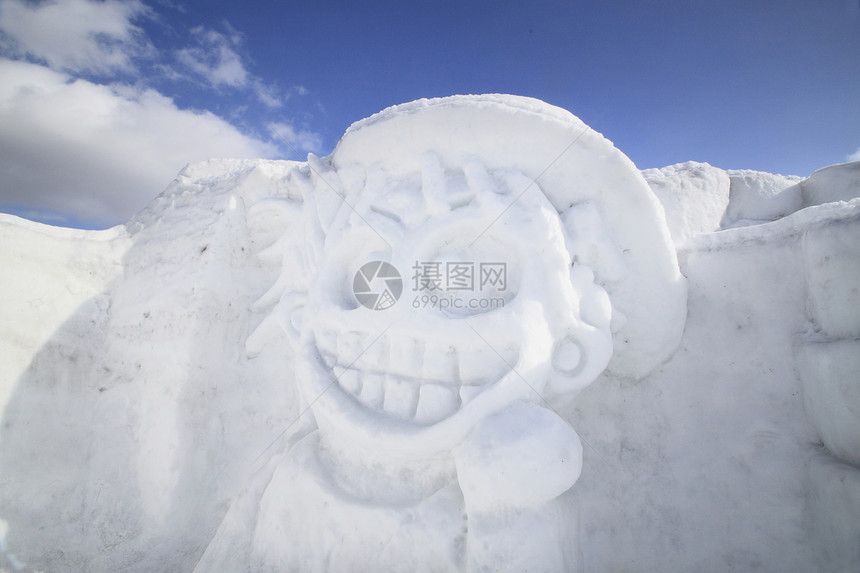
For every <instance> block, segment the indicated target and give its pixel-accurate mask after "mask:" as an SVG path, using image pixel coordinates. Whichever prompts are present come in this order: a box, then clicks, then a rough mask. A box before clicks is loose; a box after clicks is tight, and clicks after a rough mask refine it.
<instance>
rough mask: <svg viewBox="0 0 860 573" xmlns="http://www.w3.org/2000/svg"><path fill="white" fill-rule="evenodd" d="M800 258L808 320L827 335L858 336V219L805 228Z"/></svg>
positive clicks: (859, 244)
mask: <svg viewBox="0 0 860 573" xmlns="http://www.w3.org/2000/svg"><path fill="white" fill-rule="evenodd" d="M803 260H804V265H805V271H806V283H807V285H808V288H809V311H810V313H811V315H812V319H813V320H814V321H815V323H816V324H817V325H818V326H819V327H820V328H821V329H823V330H824V331H825V332H826V333H827V335H828V336H830V337H831V338H848V337H856V336H860V221H858V220H856V219H855V220H848V221H845V222H842V223H838V224H833V225H828V226H826V227H823V228H818V229H811V230H809V231H807V232H806V234H805V235H804V237H803Z"/></svg>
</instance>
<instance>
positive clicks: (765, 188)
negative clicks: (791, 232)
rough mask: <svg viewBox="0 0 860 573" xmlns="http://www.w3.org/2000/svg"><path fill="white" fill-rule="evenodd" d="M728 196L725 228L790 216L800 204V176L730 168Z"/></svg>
mask: <svg viewBox="0 0 860 573" xmlns="http://www.w3.org/2000/svg"><path fill="white" fill-rule="evenodd" d="M726 173H727V174H728V176H729V180H730V181H731V191H730V194H731V197H730V199H729V205H728V208H727V209H726V214H725V222H724V226H725V227H736V226H743V225H749V224H755V223H761V222H765V221H775V220H776V219H779V218H782V217H785V216H786V215H791V214H792V213H794V212H795V211H797V210H798V209H800V208H802V207H803V200H802V198H801V196H800V187H799V186H798V185H797V183H799V182H800V181H802V178H801V177H797V176H793V175H788V176H786V175H776V174H773V173H764V172H762V171H753V170H750V169H730V170H728V171H727V172H726Z"/></svg>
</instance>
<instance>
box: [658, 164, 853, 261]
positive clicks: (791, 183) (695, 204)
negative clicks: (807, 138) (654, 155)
mask: <svg viewBox="0 0 860 573" xmlns="http://www.w3.org/2000/svg"><path fill="white" fill-rule="evenodd" d="M642 174H643V175H644V176H645V179H646V180H647V181H648V184H649V185H650V186H651V188H652V189H653V190H654V193H655V194H656V195H657V197H659V199H660V202H661V203H662V204H663V208H664V210H665V211H666V220H667V222H668V224H669V229H670V231H671V233H672V239H673V241H674V243H675V245H676V246H683V245H686V244H687V243H688V242H689V241H690V240H691V239H692V238H694V237H697V236H700V235H704V234H707V233H710V232H713V231H718V230H721V229H732V228H738V227H748V226H752V225H759V224H762V223H766V222H769V221H776V220H779V219H782V218H783V217H787V216H788V215H791V214H792V213H795V212H797V211H799V210H801V209H805V208H807V207H814V206H816V205H823V204H826V203H832V202H835V201H848V200H850V199H853V198H855V197H860V162H854V163H843V164H838V165H831V166H830V167H825V168H823V169H819V170H818V171H816V172H815V173H813V174H812V175H810V176H809V177H808V178H805V179H804V178H802V177H797V176H793V175H792V176H785V175H776V174H773V173H765V172H763V171H752V170H749V169H742V170H728V171H725V170H723V169H719V168H717V167H712V166H710V165H708V164H707V163H697V162H694V161H689V162H687V163H679V164H677V165H670V166H669V167H663V168H662V169H646V170H644V171H642Z"/></svg>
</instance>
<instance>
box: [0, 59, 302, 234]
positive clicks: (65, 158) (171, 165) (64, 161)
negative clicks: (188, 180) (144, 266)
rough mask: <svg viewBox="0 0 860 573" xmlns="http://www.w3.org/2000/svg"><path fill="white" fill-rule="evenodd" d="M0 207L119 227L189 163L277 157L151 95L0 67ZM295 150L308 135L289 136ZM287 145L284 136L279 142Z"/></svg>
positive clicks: (26, 67) (13, 65)
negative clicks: (24, 209)
mask: <svg viewBox="0 0 860 573" xmlns="http://www.w3.org/2000/svg"><path fill="white" fill-rule="evenodd" d="M0 77H3V78H4V79H3V82H2V83H0V173H2V174H3V176H2V178H0V204H3V205H5V206H19V207H21V208H29V209H33V210H40V211H45V212H51V211H54V212H58V213H65V214H69V215H71V216H72V217H76V218H80V219H82V220H86V221H89V222H91V223H95V224H102V225H113V224H117V223H120V222H123V221H125V220H126V219H127V218H128V217H130V216H131V215H132V214H134V213H135V212H136V211H138V210H139V209H140V208H142V207H143V206H144V205H146V203H147V202H148V201H149V200H150V199H152V198H153V197H155V196H156V195H157V194H158V193H160V192H161V191H162V190H163V189H164V188H165V187H166V186H167V184H168V183H169V182H170V181H171V180H172V179H173V177H175V175H176V174H177V172H178V171H179V170H180V169H181V168H182V167H183V166H184V165H185V164H186V163H188V162H191V161H197V160H202V159H208V158H210V157H274V156H277V155H278V149H277V147H276V146H275V145H273V144H272V143H269V142H264V141H262V140H260V139H256V138H253V137H249V136H247V135H244V134H242V133H241V132H240V131H239V130H238V129H237V128H235V127H234V126H232V125H231V124H229V123H227V122H226V121H224V120H223V119H221V118H219V117H217V116H215V115H213V114H211V113H208V112H204V113H194V112H191V111H186V110H181V109H178V108H177V107H176V105H175V104H174V103H173V101H172V100H170V99H169V98H166V97H164V96H163V95H161V94H159V93H158V92H156V91H153V90H148V89H138V88H130V87H119V86H102V85H97V84H93V83H91V82H88V81H85V80H81V79H78V80H73V78H70V77H69V76H68V75H66V74H63V73H59V72H56V71H52V70H49V69H47V68H45V67H43V66H39V65H35V64H30V63H25V62H13V61H9V60H0ZM289 135H290V136H291V137H295V138H296V139H297V141H301V140H303V141H306V142H307V141H311V140H312V139H313V135H312V134H308V133H307V132H298V134H296V133H295V132H290V133H289ZM285 137H286V135H285Z"/></svg>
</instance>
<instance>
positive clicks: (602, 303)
mask: <svg viewBox="0 0 860 573" xmlns="http://www.w3.org/2000/svg"><path fill="white" fill-rule="evenodd" d="M570 280H571V283H572V285H573V288H574V290H575V291H576V292H577V293H579V295H580V302H579V313H578V314H579V320H577V321H574V322H573V323H572V324H571V325H569V326H568V327H567V328H566V329H565V332H563V333H562V335H561V336H559V337H558V339H557V340H556V342H555V345H554V347H553V351H552V371H551V372H550V376H549V379H548V380H547V386H546V390H547V394H548V397H556V396H562V395H575V394H576V393H577V392H579V391H580V390H582V389H583V388H584V387H585V386H587V385H589V384H590V383H591V382H592V381H593V380H594V379H595V378H597V376H599V375H600V373H601V372H603V370H604V369H605V368H606V365H607V363H608V362H609V360H610V358H611V355H612V339H611V337H610V336H607V334H606V333H607V332H608V331H609V328H608V327H609V322H610V319H611V316H612V305H611V304H610V302H609V296H608V295H607V293H606V291H605V290H604V289H603V288H601V287H600V286H598V285H597V284H595V282H594V273H593V272H591V269H589V268H588V267H586V266H583V265H577V264H574V265H573V266H572V267H571V269H570Z"/></svg>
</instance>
